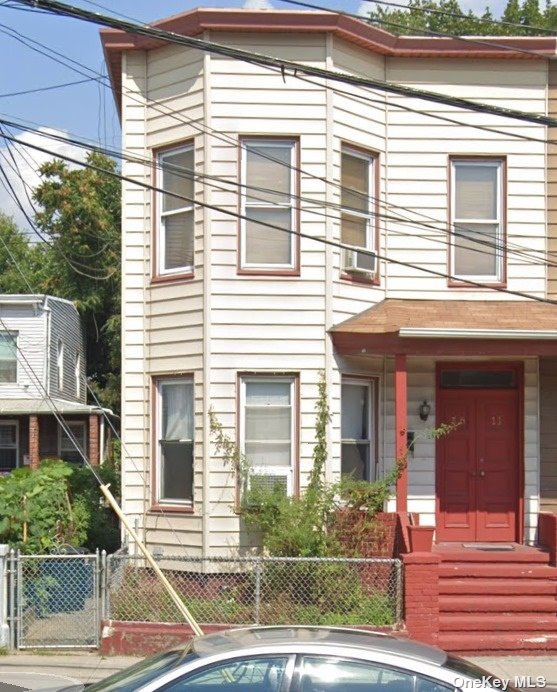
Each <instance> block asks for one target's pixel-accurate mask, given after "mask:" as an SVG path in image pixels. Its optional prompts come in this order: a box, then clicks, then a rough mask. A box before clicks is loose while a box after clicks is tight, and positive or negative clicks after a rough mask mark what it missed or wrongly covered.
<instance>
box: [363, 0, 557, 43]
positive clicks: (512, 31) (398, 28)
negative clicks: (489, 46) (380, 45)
mask: <svg viewBox="0 0 557 692" xmlns="http://www.w3.org/2000/svg"><path fill="white" fill-rule="evenodd" d="M369 18H370V20H371V22H372V23H373V24H376V25H377V26H378V27H380V28H382V29H385V31H389V32H390V33H393V34H398V35H418V36H419V35H424V34H425V35H430V34H431V33H434V34H436V33H438V34H451V35H455V36H533V35H536V34H539V33H540V31H539V30H540V29H548V30H554V29H556V28H557V12H556V10H555V8H554V7H553V6H552V5H551V3H550V2H548V3H547V4H545V5H544V7H543V9H541V8H540V4H539V0H522V2H520V0H507V5H506V7H505V10H504V12H503V15H502V17H501V20H502V21H503V22H507V23H509V24H514V25H516V26H509V25H505V24H504V23H499V22H493V19H494V17H493V15H492V13H491V10H490V9H489V7H486V9H485V11H484V12H483V14H481V15H477V14H474V12H472V10H468V11H467V12H465V11H464V10H462V8H461V7H460V5H459V3H458V0H410V1H409V3H408V7H407V8H404V9H402V8H401V9H398V8H390V7H382V6H380V5H377V6H376V7H375V8H374V9H373V10H372V11H371V12H370V13H369Z"/></svg>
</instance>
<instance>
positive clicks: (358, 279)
mask: <svg viewBox="0 0 557 692" xmlns="http://www.w3.org/2000/svg"><path fill="white" fill-rule="evenodd" d="M340 279H341V281H347V282H349V283H352V284H365V285H366V286H379V277H378V276H365V275H361V274H348V273H347V272H342V271H341V272H340Z"/></svg>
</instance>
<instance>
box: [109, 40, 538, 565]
mask: <svg viewBox="0 0 557 692" xmlns="http://www.w3.org/2000/svg"><path fill="white" fill-rule="evenodd" d="M205 38H207V39H208V40H216V41H218V42H219V43H223V44H226V45H230V46H236V47H239V48H242V49H244V50H249V51H253V52H262V53H267V54H272V55H276V56H278V57H281V56H282V57H287V58H288V59H290V60H297V61H300V62H308V63H311V64H315V65H320V66H329V67H332V68H333V69H337V70H345V71H349V72H353V73H355V74H362V75H366V76H373V77H377V78H379V79H389V80H392V81H397V82H400V83H406V84H410V85H414V86H419V87H421V88H425V89H430V90H433V91H439V92H444V93H452V94H454V95H458V96H464V97H468V98H477V99H481V100H485V101H487V102H490V103H497V104H499V105H504V106H508V107H515V108H520V109H523V110H531V111H532V112H534V111H541V112H543V111H544V110H545V101H544V99H545V91H544V89H545V86H544V85H545V81H544V80H545V73H544V69H545V68H544V67H543V66H542V64H541V63H540V64H537V63H534V62H533V61H531V62H528V63H526V62H525V63H519V62H518V61H513V63H512V70H509V69H508V66H509V63H507V62H505V61H500V62H488V61H464V60H451V61H442V60H439V61H432V60H425V59H422V60H419V61H417V60H400V59H397V60H393V59H389V60H386V59H385V58H383V57H381V56H375V55H371V54H370V53H368V52H366V51H364V50H363V49H360V48H357V47H354V46H350V45H348V44H347V43H346V42H344V41H341V40H334V41H332V40H329V39H327V37H325V36H324V35H309V34H308V35H303V34H296V35H290V34H280V33H278V34H272V33H265V34H264V35H263V34H254V33H251V34H241V33H238V34H227V33H222V32H215V34H213V35H211V34H210V33H206V34H205ZM329 86H331V90H330V91H329V92H327V91H326V89H325V88H324V87H323V84H322V83H321V82H319V80H317V79H313V78H311V79H310V80H309V81H308V80H305V79H297V78H296V77H294V76H293V75H291V74H288V73H287V74H284V75H283V74H281V73H280V72H278V71H274V70H270V69H268V68H263V67H258V66H256V65H251V64H247V63H243V62H238V61H235V60H231V59H228V58H225V57H220V56H205V57H204V58H203V57H202V56H200V54H199V53H197V52H196V51H194V50H190V49H185V48H183V47H178V46H168V47H164V48H160V49H157V50H153V51H150V52H149V53H147V54H142V53H130V54H128V56H127V57H126V60H125V61H124V87H125V88H133V89H134V90H136V91H138V92H139V94H135V95H134V96H133V98H131V97H130V96H127V95H126V92H124V94H123V131H124V149H125V153H129V154H136V155H138V156H150V154H151V151H152V149H153V148H156V147H160V146H166V145H169V144H174V143H181V142H185V141H193V142H194V147H195V165H196V170H197V172H199V173H200V174H201V173H204V174H207V175H210V176H215V177H216V178H218V183H216V184H213V185H209V184H208V183H207V184H205V185H203V184H202V183H201V181H199V182H198V183H197V184H196V195H197V196H198V200H199V201H200V202H201V201H203V202H206V203H210V204H211V205H214V206H215V207H216V208H218V211H216V210H209V209H202V208H198V209H197V210H196V212H195V213H196V216H195V275H194V278H193V279H190V280H187V281H175V282H169V283H165V284H153V283H151V278H150V277H151V271H152V270H151V259H152V245H153V238H152V230H151V229H152V228H153V219H152V218H151V207H152V198H151V194H150V193H148V192H145V191H143V190H141V189H139V188H135V187H134V186H132V185H130V184H129V183H126V182H124V184H123V211H124V214H123V218H124V221H123V223H124V226H123V228H124V246H123V253H124V259H123V262H124V270H125V271H124V277H123V297H124V300H123V342H122V343H123V345H122V349H123V356H124V360H123V373H122V374H123V406H122V410H123V434H124V442H125V445H126V448H127V451H128V455H129V457H128V458H127V459H124V462H123V468H124V488H125V491H124V493H125V494H124V501H125V510H126V512H127V514H128V515H129V516H131V517H132V518H137V519H138V521H140V523H141V525H142V522H143V519H142V517H143V516H144V515H145V516H146V520H145V521H146V523H145V535H146V537H147V540H148V541H149V543H150V544H151V545H160V546H161V547H163V549H164V552H165V554H172V553H173V552H176V551H177V552H178V553H180V552H182V551H183V550H188V551H189V552H190V554H194V555H195V554H201V553H202V552H204V553H205V554H209V555H211V554H212V555H215V554H220V555H226V554H228V553H229V552H230V551H231V550H232V549H234V548H235V547H236V546H237V545H238V544H240V545H241V546H242V547H246V548H249V547H250V536H248V535H247V534H246V533H245V531H244V529H243V527H242V526H241V525H240V522H239V519H238V517H237V516H236V515H235V514H234V507H233V505H234V500H235V483H234V474H233V473H232V471H231V469H230V468H229V467H228V466H227V465H226V464H225V463H224V462H223V460H222V459H221V458H219V455H218V454H217V452H216V450H215V448H214V445H213V444H212V443H211V434H210V432H209V431H208V429H207V413H208V410H207V409H208V407H209V406H211V407H212V409H213V411H214V413H215V414H216V416H217V418H218V420H219V421H220V422H221V424H222V425H223V427H224V430H225V432H226V433H227V434H228V435H229V436H230V437H231V438H232V439H234V440H238V429H237V425H238V415H239V412H238V411H237V395H238V392H237V385H238V376H239V373H243V372H250V373H253V372H256V373H262V374H263V373H268V374H269V375H273V374H281V373H290V374H293V375H297V376H298V377H299V401H298V406H299V417H300V418H299V419H300V430H299V445H298V449H297V453H298V456H299V464H300V482H301V485H302V486H303V485H304V483H305V482H306V479H307V472H308V471H309V469H310V468H311V458H312V451H313V445H314V429H315V400H316V397H317V382H318V380H319V372H320V371H321V370H323V369H326V374H327V380H328V383H329V397H330V403H331V413H332V424H331V430H330V437H331V448H330V449H331V456H330V468H329V469H328V473H329V476H330V477H336V476H338V473H339V471H340V382H341V375H342V374H343V373H346V374H358V375H368V376H373V377H375V378H377V379H378V381H379V382H380V386H379V405H378V409H379V410H378V427H379V431H378V438H379V439H378V444H379V446H378V468H379V471H380V472H385V471H386V470H388V469H389V467H390V465H391V464H392V460H393V458H394V456H393V454H394V453H393V441H394V433H393V425H394V390H393V386H392V378H393V375H392V371H393V364H392V359H391V358H387V359H386V361H385V362H384V359H383V358H382V357H366V358H364V357H361V358H355V357H352V358H344V359H343V358H340V357H338V356H335V355H334V354H331V353H330V343H329V336H328V335H327V329H329V328H330V327H331V326H332V325H334V324H337V323H339V322H341V321H343V320H345V319H347V318H348V317H351V316H353V315H355V314H358V313H359V312H360V311H362V310H365V309H367V308H369V307H371V306H372V305H373V304H375V303H376V302H378V301H380V300H382V299H383V298H385V297H386V296H388V297H413V298H415V297H417V295H420V296H423V297H429V298H437V297H442V298H447V299H449V300H451V299H458V298H462V297H463V295H465V297H467V298H470V297H472V298H474V297H477V298H482V299H485V298H494V299H504V297H505V294H501V293H499V292H495V291H491V290H485V291H478V290H470V289H465V290H464V292H463V291H462V290H458V291H454V290H451V289H449V288H448V287H447V281H446V278H445V277H444V276H442V277H437V276H431V275H428V274H426V273H424V272H422V271H420V270H419V268H418V265H423V266H427V267H430V268H432V269H433V270H435V271H438V272H440V273H441V274H443V275H444V274H446V272H447V237H446V224H447V200H448V198H447V189H448V188H447V176H448V167H447V166H448V157H449V155H451V154H469V153H477V154H483V155H490V154H494V155H498V156H501V155H502V154H507V172H508V234H509V240H510V241H511V242H512V243H514V244H518V245H522V246H524V248H526V250H527V251H528V252H531V251H532V250H535V251H538V252H540V253H543V251H544V248H545V241H544V234H545V226H544V224H545V197H544V164H545V161H544V146H543V144H538V143H532V142H524V141H521V140H519V139H516V138H513V137H512V136H511V133H513V132H515V133H521V134H531V135H532V136H534V137H539V138H543V137H544V133H543V128H539V127H537V126H535V125H532V126H530V125H527V124H525V123H518V122H517V121H511V120H504V121H502V120H501V119H500V118H496V117H491V116H487V115H481V114H476V113H463V112H461V111H456V112H455V111H454V109H452V108H450V107H448V106H442V105H439V104H432V103H426V102H423V101H418V100H417V99H408V98H401V97H395V96H392V95H387V94H385V93H384V92H379V91H377V92H371V91H369V90H361V89H358V88H357V87H352V86H346V88H345V87H344V86H343V85H338V84H337V83H330V84H329ZM341 92H348V93H341ZM146 94H148V98H149V99H150V101H151V103H150V104H149V105H148V106H147V107H144V106H143V105H142V103H141V101H142V99H144V98H145V95H146ZM138 99H139V101H140V103H138V102H137V100H138ZM155 99H156V100H157V103H152V101H153V100H155ZM402 103H403V104H404V105H405V106H410V107H413V108H414V107H415V108H417V109H419V110H420V111H422V112H423V113H422V114H416V113H408V112H405V111H401V110H400V109H398V108H397V105H399V104H402ZM169 110H171V111H178V113H175V114H174V115H170V114H169ZM427 113H439V114H442V115H447V116H449V117H454V118H457V119H459V120H463V122H465V123H467V124H468V125H470V124H475V123H477V124H482V125H490V126H494V127H497V128H499V129H502V130H504V131H505V132H506V133H507V134H505V135H502V136H500V137H497V136H495V137H494V136H493V135H488V134H487V133H485V132H482V131H480V130H476V129H473V128H471V127H469V126H468V125H464V126H457V125H449V124H444V123H442V122H440V121H438V120H434V119H432V118H430V117H428V115H427ZM259 135H260V136H281V137H286V138H297V140H298V142H299V153H300V162H299V165H300V168H301V169H302V171H303V172H302V174H301V175H300V194H301V195H302V196H303V197H304V198H308V199H311V200H312V202H313V203H314V204H312V205H309V204H307V203H304V208H303V210H302V213H301V230H302V231H303V233H304V234H307V235H308V236H309V237H308V238H301V242H300V246H301V267H300V275H299V276H281V277H277V276H269V275H267V276H263V275H242V274H239V273H238V271H237V261H238V257H237V254H238V235H239V221H238V219H237V218H235V215H237V213H238V210H239V192H238V190H239V188H238V186H237V184H238V182H239V181H238V175H239V156H240V150H239V141H240V138H241V137H242V136H259ZM342 143H346V144H349V145H352V146H358V147H361V148H364V149H366V150H369V151H372V152H374V153H375V154H376V155H377V167H376V168H377V176H378V181H379V183H378V192H379V199H380V201H381V204H380V205H379V206H378V209H377V211H378V212H379V221H378V230H379V243H378V250H379V252H380V253H381V254H382V255H386V256H387V257H388V258H392V259H393V260H396V261H397V262H400V263H407V264H408V266H403V265H401V264H396V263H391V262H388V261H385V260H381V261H380V262H379V264H378V266H379V285H378V286H373V285H368V284H366V285H363V284H355V283H352V282H348V281H345V280H343V279H341V278H340V253H339V252H338V250H336V249H332V250H328V251H327V250H326V248H325V246H324V245H323V244H322V243H320V242H318V240H320V239H324V238H328V239H332V240H336V241H338V240H340V224H339V220H338V209H337V208H336V206H335V205H338V203H339V201H340V195H339V190H338V186H339V184H340V151H341V146H342ZM424 161H425V162H426V164H427V165H424ZM124 174H126V175H128V176H132V177H134V176H137V177H140V178H141V179H144V180H150V177H149V176H150V171H149V170H148V169H147V168H145V167H143V166H141V165H138V164H133V163H124ZM325 179H328V180H330V181H331V182H332V185H328V184H327V182H326V180H325ZM373 195H375V189H374V190H373ZM325 203H330V204H331V205H332V206H329V207H327V206H325ZM385 205H398V206H399V207H400V208H398V209H394V208H392V207H386V206H385ZM310 206H313V207H314V208H309V207H310ZM386 209H388V210H389V213H393V214H399V215H401V216H404V217H406V218H408V219H410V222H409V223H403V222H402V221H393V220H386V219H385V218H384V216H383V214H384V212H385V210H386ZM424 215H425V216H426V217H432V220H431V219H427V223H433V224H434V226H435V228H434V229H427V228H424V226H423V225H420V222H421V221H423V220H424ZM207 243H209V244H208V245H207ZM328 277H329V279H330V281H329V283H327V279H328ZM508 285H509V288H511V289H512V290H519V291H520V290H521V291H525V292H529V293H535V294H537V295H543V294H544V290H545V274H544V267H543V265H541V264H535V263H533V262H527V261H526V257H525V256H521V255H519V254H516V253H514V254H512V255H511V254H509V264H508ZM328 349H329V354H328V355H326V353H327V350H328ZM434 372H435V366H434V360H433V359H430V358H410V359H409V403H408V410H409V413H410V420H409V427H410V429H415V430H416V431H419V430H420V429H421V428H423V427H424V425H425V424H423V423H422V422H421V421H419V420H418V419H417V416H414V413H413V412H415V411H417V407H418V405H419V403H420V402H421V401H422V400H423V398H424V397H426V398H428V400H429V401H432V402H433V400H434V395H435V379H434ZM174 374H191V375H192V376H193V377H194V382H195V416H196V418H195V440H196V443H195V490H194V513H193V514H192V515H176V514H172V515H159V514H154V513H149V511H148V510H149V503H150V500H149V487H150V484H151V480H152V479H151V478H150V463H151V457H152V455H153V454H154V450H152V449H151V441H150V432H149V431H150V429H151V427H152V425H153V423H154V422H153V421H152V420H151V401H150V382H151V378H152V377H153V376H165V375H169V376H172V375H174ZM526 380H527V386H526V414H525V426H526V435H525V457H526V506H527V516H526V525H527V527H532V526H534V524H535V516H534V513H535V511H536V507H537V480H536V479H537V464H538V454H537V449H538V436H537V408H536V395H537V375H536V367H535V361H533V360H528V361H527V378H526ZM434 492H435V481H434V457H433V443H431V441H426V440H424V441H420V442H419V443H418V444H417V446H416V451H415V454H414V457H413V459H412V463H411V469H410V486H409V495H410V509H411V510H413V511H418V512H420V513H422V514H423V519H424V520H425V521H426V523H427V522H433V520H434V499H433V498H434ZM528 535H529V536H531V535H532V529H531V528H528Z"/></svg>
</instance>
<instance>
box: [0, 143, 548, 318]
mask: <svg viewBox="0 0 557 692" xmlns="http://www.w3.org/2000/svg"><path fill="white" fill-rule="evenodd" d="M4 138H5V139H10V140H12V141H13V140H15V139H16V138H15V137H12V136H9V135H4ZM18 141H19V140H18ZM21 144H23V145H24V146H26V147H31V148H32V149H35V150H37V151H42V152H43V153H46V154H49V155H55V154H53V152H51V151H49V150H48V149H46V148H45V147H41V146H39V145H37V144H31V143H30V142H21ZM56 156H58V157H59V158H62V159H64V160H66V161H69V162H71V163H75V164H76V165H78V166H85V167H87V168H90V169H92V170H96V171H98V172H100V173H103V174H104V175H108V176H111V177H115V178H118V179H119V180H122V181H125V182H127V183H130V184H132V185H137V186H138V187H142V188H144V189H147V190H153V191H155V192H160V193H163V194H165V195H169V196H171V197H174V198H176V199H180V200H183V201H185V202H188V204H189V205H193V206H199V207H203V208H205V209H210V210H212V211H216V212H218V213H220V214H224V215H225V216H230V217H232V218H235V219H240V220H244V221H250V220H251V219H250V218H249V217H247V216H246V215H245V214H240V213H238V212H234V211H232V210H230V209H226V208H224V207H219V206H217V205H214V204H209V203H207V202H201V201H200V200H197V199H195V198H194V197H189V196H187V195H181V194H178V193H176V192H171V191H169V190H164V189H162V188H159V187H157V186H154V185H150V184H149V183H145V182H143V181H141V180H137V179H134V178H130V177H128V176H124V175H122V174H119V173H116V172H114V171H108V170H106V169H104V168H101V167H99V166H95V165H93V164H90V163H87V162H83V161H79V160H78V159H74V158H73V157H70V156H67V155H65V154H64V155H62V154H56ZM258 224H259V225H261V226H264V227H266V228H270V229H273V230H275V231H281V232H283V233H288V234H290V235H295V236H298V237H299V238H305V239H307V240H311V241H313V242H317V243H320V244H322V245H328V246H330V247H335V248H339V249H343V250H353V249H354V248H353V246H351V245H347V244H345V243H339V242H335V241H332V240H327V239H326V238H321V237H318V236H312V235H310V234H309V233H303V232H301V231H298V230H291V229H288V228H284V227H283V226H277V225H275V224H272V223H268V222H266V221H262V220H261V221H258ZM358 252H361V253H362V254H364V255H369V256H372V257H376V258H377V259H378V260H383V261H385V262H388V263H390V264H396V265H398V266H403V267H407V268H410V269H414V270H417V271H420V272H424V273H426V274H429V275H431V276H437V277H440V278H444V279H454V280H457V281H459V282H460V283H462V284H466V285H468V286H474V287H475V288H481V289H484V290H493V291H497V292H500V293H505V294H509V295H515V296H519V297H521V298H528V299H531V300H534V301H536V302H540V303H549V304H551V305H557V301H556V300H551V299H549V298H543V297H541V296H535V295H532V294H529V293H524V292H522V291H514V290H511V289H509V288H504V287H502V286H496V285H490V284H486V283H482V282H479V281H473V280H472V279H463V278H461V277H455V276H453V275H451V274H447V273H446V272H440V271H437V270H435V269H431V268H428V267H421V266H419V265H416V264H414V263H412V262H405V261H403V260H397V259H394V258H393V257H388V256H387V255H384V254H380V253H378V252H373V251H371V250H366V249H361V250H360V249H358Z"/></svg>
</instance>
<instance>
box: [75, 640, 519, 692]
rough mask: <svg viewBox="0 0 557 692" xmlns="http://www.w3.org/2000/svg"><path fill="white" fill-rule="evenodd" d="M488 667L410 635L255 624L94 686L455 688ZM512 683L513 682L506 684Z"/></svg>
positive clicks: (332, 690) (423, 691)
mask: <svg viewBox="0 0 557 692" xmlns="http://www.w3.org/2000/svg"><path fill="white" fill-rule="evenodd" d="M484 675H486V673H485V671H483V670H481V669H479V668H477V667H476V666H474V665H472V664H471V663H468V662H467V661H464V660H463V659H460V658H457V657H455V656H451V655H448V654H446V653H445V652H444V651H441V650H440V649H436V648H434V647H431V646H426V645H424V644H419V643H417V642H414V641H410V640H408V639H399V638H397V637H394V636H391V635H387V634H382V633H378V632H368V631H364V630H356V629H346V628H337V627H250V628H245V629H235V630H228V631H225V632H219V633H216V634H209V635H205V636H203V637H196V638H195V639H193V641H192V642H190V643H189V644H188V645H186V646H185V647H181V648H176V649H172V650H170V651H166V652H164V653H160V654H157V655H156V656H152V657H150V658H148V659H145V660H144V661H142V662H140V663H137V664H136V665H134V666H132V667H131V668H128V669H127V670H124V671H121V672H119V673H116V674H115V675H112V676H110V677H109V678H106V679H105V680H103V681H102V682H99V683H97V684H95V685H92V686H91V687H88V688H87V689H88V692H116V690H117V691H118V692H132V690H133V691H134V692H135V691H137V692H139V691H141V692H154V691H155V690H164V691H165V692H213V690H214V691H215V692H217V691H218V692H229V691H232V690H235V691H236V692H364V691H365V692H370V691H371V692H454V690H455V688H456V689H461V690H466V689H470V690H474V689H475V688H478V687H488V684H487V683H486V682H485V680H484V679H483V676H484ZM507 689H508V688H507Z"/></svg>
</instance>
